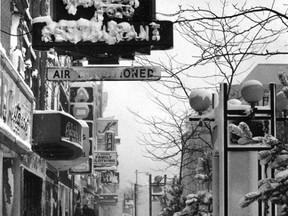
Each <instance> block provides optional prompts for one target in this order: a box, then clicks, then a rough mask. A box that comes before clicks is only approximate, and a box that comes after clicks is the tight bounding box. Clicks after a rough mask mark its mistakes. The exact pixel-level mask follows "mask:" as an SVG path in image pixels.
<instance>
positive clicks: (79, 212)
mask: <svg viewBox="0 0 288 216" xmlns="http://www.w3.org/2000/svg"><path fill="white" fill-rule="evenodd" d="M74 216H83V214H82V209H81V205H80V203H77V205H76V208H75V212H74Z"/></svg>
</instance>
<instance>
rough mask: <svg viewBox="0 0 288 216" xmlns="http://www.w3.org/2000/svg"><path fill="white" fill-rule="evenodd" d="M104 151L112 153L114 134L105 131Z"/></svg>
mask: <svg viewBox="0 0 288 216" xmlns="http://www.w3.org/2000/svg"><path fill="white" fill-rule="evenodd" d="M105 142H106V151H114V150H115V149H114V148H115V133H114V132H113V131H107V132H106V133H105Z"/></svg>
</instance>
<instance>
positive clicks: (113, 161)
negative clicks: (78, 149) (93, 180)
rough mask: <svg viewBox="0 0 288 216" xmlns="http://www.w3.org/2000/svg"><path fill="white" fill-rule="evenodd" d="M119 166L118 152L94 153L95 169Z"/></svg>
mask: <svg viewBox="0 0 288 216" xmlns="http://www.w3.org/2000/svg"><path fill="white" fill-rule="evenodd" d="M113 166H117V152H116V151H96V152H94V167H96V168H97V167H113Z"/></svg>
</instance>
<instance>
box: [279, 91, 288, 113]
mask: <svg viewBox="0 0 288 216" xmlns="http://www.w3.org/2000/svg"><path fill="white" fill-rule="evenodd" d="M276 110H277V114H278V115H280V116H282V114H284V113H285V114H286V113H287V111H288V98H287V97H286V96H285V93H284V92H283V91H280V92H278V93H277V95H276Z"/></svg>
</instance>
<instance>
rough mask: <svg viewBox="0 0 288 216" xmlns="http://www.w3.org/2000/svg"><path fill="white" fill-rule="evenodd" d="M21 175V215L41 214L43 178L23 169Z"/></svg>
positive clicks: (37, 215) (35, 215) (36, 215)
mask: <svg viewBox="0 0 288 216" xmlns="http://www.w3.org/2000/svg"><path fill="white" fill-rule="evenodd" d="M23 177H24V181H23V216H39V215H42V183H43V180H42V179H41V178H40V177H38V176H36V175H34V174H33V173H31V172H29V171H27V170H25V169H24V172H23Z"/></svg>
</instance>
